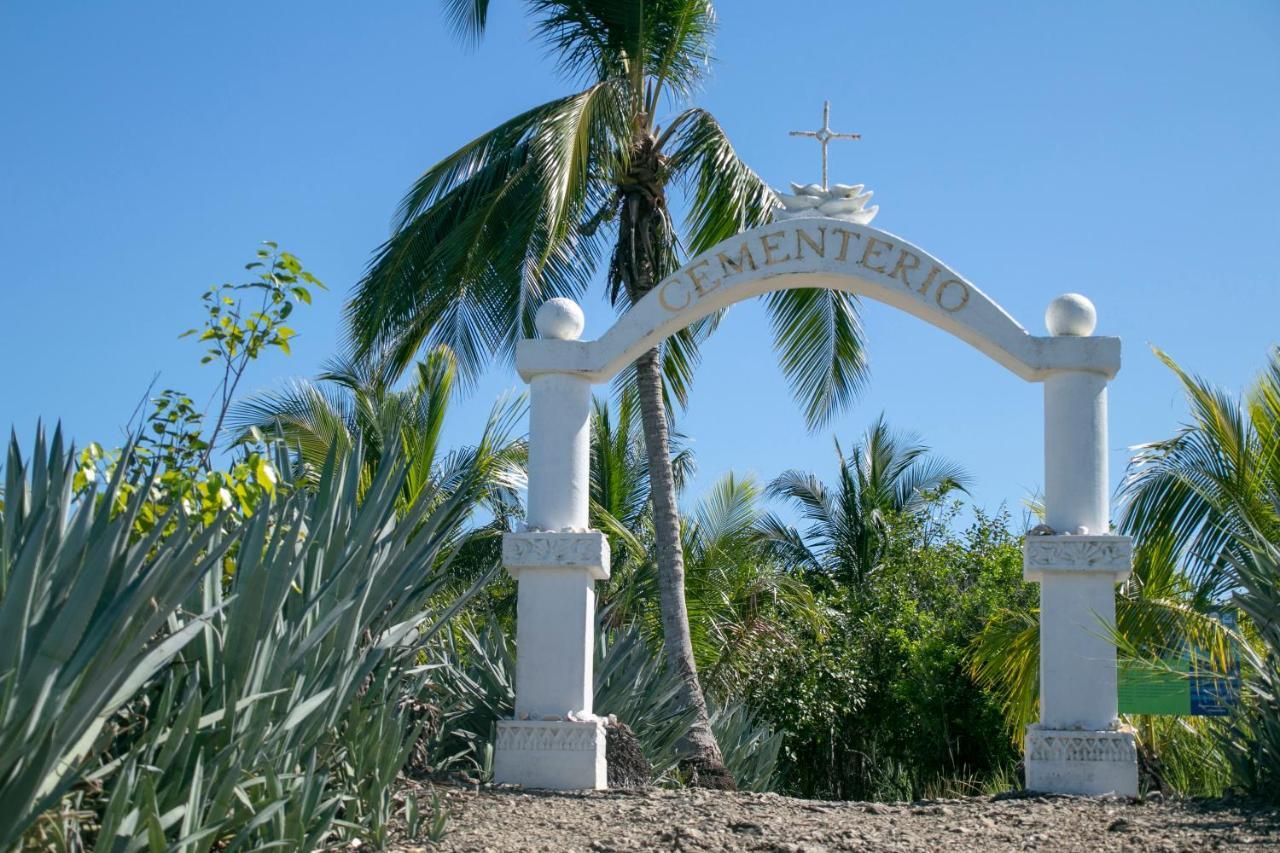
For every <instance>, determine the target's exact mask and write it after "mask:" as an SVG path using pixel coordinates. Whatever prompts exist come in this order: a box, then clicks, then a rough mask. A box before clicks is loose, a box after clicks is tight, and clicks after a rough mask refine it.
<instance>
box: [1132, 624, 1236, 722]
mask: <svg viewBox="0 0 1280 853" xmlns="http://www.w3.org/2000/svg"><path fill="white" fill-rule="evenodd" d="M1217 618H1218V619H1219V621H1221V622H1222V623H1223V624H1224V625H1226V626H1227V627H1229V628H1235V626H1236V620H1235V614H1234V613H1231V612H1229V611H1228V612H1225V613H1222V614H1220V615H1219V616H1217ZM1212 660H1213V656H1212V655H1210V654H1209V652H1208V651H1207V650H1203V649H1197V650H1196V654H1194V655H1193V654H1191V653H1190V650H1189V649H1188V650H1184V651H1183V653H1182V654H1181V655H1179V656H1177V657H1176V658H1167V659H1165V660H1164V661H1162V662H1161V663H1158V664H1157V663H1152V662H1149V661H1141V660H1121V661H1120V662H1119V671H1118V672H1117V676H1118V682H1119V707H1120V713H1122V714H1174V715H1181V716H1197V717H1225V716H1227V715H1228V714H1230V713H1231V708H1232V706H1233V705H1235V703H1236V696H1237V694H1238V692H1239V689H1240V673H1239V667H1238V666H1237V665H1236V664H1235V663H1234V662H1233V663H1232V664H1231V666H1230V667H1229V671H1228V672H1222V671H1221V670H1215V669H1213V668H1212ZM1193 661H1194V666H1193Z"/></svg>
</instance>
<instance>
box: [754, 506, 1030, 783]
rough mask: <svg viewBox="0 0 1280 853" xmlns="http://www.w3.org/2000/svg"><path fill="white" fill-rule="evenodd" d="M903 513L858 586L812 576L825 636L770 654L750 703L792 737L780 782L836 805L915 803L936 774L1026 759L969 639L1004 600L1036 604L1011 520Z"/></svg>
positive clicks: (960, 773) (943, 776)
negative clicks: (970, 664) (982, 679)
mask: <svg viewBox="0 0 1280 853" xmlns="http://www.w3.org/2000/svg"><path fill="white" fill-rule="evenodd" d="M956 512H957V509H956V508H955V507H954V506H953V507H951V508H949V509H947V510H946V511H942V510H941V509H940V508H938V507H935V511H934V512H933V513H932V514H930V515H927V516H917V515H901V516H897V517H896V518H894V519H892V520H891V523H890V524H889V525H888V526H887V539H886V542H885V546H884V551H883V556H882V558H881V560H880V561H879V565H878V567H877V569H876V571H875V572H874V573H872V574H871V575H869V576H868V577H867V579H866V580H865V582H863V583H862V584H861V585H856V586H849V585H839V586H836V585H834V584H831V583H829V582H827V580H826V578H825V576H823V577H819V578H816V579H815V585H818V586H820V588H822V589H823V590H824V592H823V593H822V599H823V604H824V605H825V606H826V607H827V608H828V609H829V610H830V612H831V614H832V615H831V617H830V623H831V624H830V628H829V630H828V632H827V636H826V639H821V638H818V637H814V638H813V639H812V640H811V641H809V642H806V643H804V644H802V645H801V646H799V647H797V648H795V649H794V650H791V651H788V650H786V649H783V650H780V652H781V653H779V654H776V655H771V654H769V653H766V654H764V655H762V656H761V657H760V658H759V660H758V662H757V664H758V669H757V672H758V676H757V677H756V678H754V679H752V680H751V681H752V683H753V684H754V685H755V686H754V687H753V688H752V689H750V690H749V692H748V694H747V698H748V703H749V704H750V706H751V707H752V708H753V709H754V710H755V711H756V712H757V713H758V714H760V715H761V716H763V717H765V718H767V719H769V720H770V721H771V722H772V723H773V725H774V726H775V727H776V728H778V729H780V730H781V731H782V732H783V733H784V734H783V741H782V749H781V756H780V761H779V784H780V788H781V790H783V791H785V792H787V793H791V794H797V795H802V796H808V797H824V798H833V799H909V798H916V797H920V796H923V794H924V792H925V790H926V787H927V786H935V787H936V786H937V785H938V784H939V780H949V779H967V780H975V779H976V780H980V779H982V778H985V777H987V776H992V775H995V776H999V775H1001V774H1007V772H1008V769H1009V768H1010V767H1012V766H1013V765H1014V764H1015V763H1016V762H1017V760H1018V754H1017V750H1016V747H1015V745H1014V743H1013V742H1012V741H1011V740H1010V739H1009V738H1008V737H1007V735H1006V734H1005V731H1004V728H1003V722H1002V718H1001V714H1000V707H999V697H997V696H994V695H992V694H990V693H988V692H987V691H985V690H983V689H982V688H981V687H979V686H978V685H977V684H976V683H975V682H974V681H973V679H972V678H971V677H970V675H969V674H968V671H967V667H966V655H967V650H968V645H969V643H970V641H971V640H972V638H973V637H974V636H976V635H977V634H978V632H979V631H980V630H981V629H982V626H983V624H984V623H985V621H986V620H987V618H988V617H989V616H990V615H991V614H992V613H993V612H995V611H997V610H998V609H999V608H1001V607H1005V606H1014V605H1016V606H1019V607H1024V608H1030V607H1031V606H1032V602H1033V601H1034V596H1035V588H1034V587H1032V586H1031V585H1029V584H1024V583H1023V580H1022V555H1021V550H1020V548H1019V542H1018V539H1017V537H1016V536H1014V534H1013V533H1012V532H1011V531H1010V530H1009V518H1008V516H1007V514H1001V515H997V516H994V517H988V516H985V515H983V514H981V513H978V514H977V517H976V520H975V521H974V522H973V523H972V524H971V525H970V526H969V527H968V529H966V530H963V531H959V532H957V531H955V530H954V529H953V521H954V519H955V515H956Z"/></svg>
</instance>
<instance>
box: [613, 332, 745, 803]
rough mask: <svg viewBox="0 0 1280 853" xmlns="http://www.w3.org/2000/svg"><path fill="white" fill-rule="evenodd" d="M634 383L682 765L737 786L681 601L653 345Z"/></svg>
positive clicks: (703, 780)
mask: <svg viewBox="0 0 1280 853" xmlns="http://www.w3.org/2000/svg"><path fill="white" fill-rule="evenodd" d="M636 383H637V385H638V386H639V392H640V413H641V419H642V421H643V425H644V443H645V450H646V452H647V454H648V457H649V460H648V461H649V495H650V499H651V500H652V502H653V528H654V539H655V541H656V544H657V550H658V601H659V605H660V609H661V611H662V644H663V648H664V649H665V651H666V655H667V666H668V667H670V668H671V669H672V670H673V671H674V672H676V673H677V674H678V675H679V676H680V683H681V685H682V687H681V691H680V694H681V695H680V698H681V700H682V702H683V703H684V705H685V706H686V707H689V708H693V709H694V711H695V718H694V721H693V725H692V726H690V727H689V731H688V733H687V734H686V735H685V736H684V740H683V742H682V744H681V745H682V747H683V748H684V750H685V751H686V752H687V757H686V758H685V759H684V761H683V762H682V767H683V769H684V770H685V771H686V772H687V773H688V775H689V781H690V784H692V785H695V786H698V787H705V788H724V789H728V790H733V789H734V788H735V785H734V782H733V776H732V775H730V773H729V771H728V770H727V769H726V768H725V766H724V759H723V757H722V756H721V754H720V747H719V745H718V744H717V743H716V738H715V735H714V734H713V733H712V731H711V718H710V715H709V714H708V713H707V702H706V700H705V699H704V698H703V696H702V687H701V685H700V684H699V683H698V668H697V665H696V664H695V663H694V660H693V640H692V638H691V637H690V636H689V613H688V609H687V607H686V605H685V600H684V549H683V548H682V546H681V543H680V511H679V508H678V507H677V506H676V484H675V477H674V475H673V474H672V471H671V448H670V444H669V442H668V436H667V412H666V405H665V404H664V403H663V398H662V363H661V354H660V351H659V350H658V349H657V348H656V347H655V348H654V349H651V350H649V351H648V352H646V353H645V354H644V355H642V356H640V357H639V358H638V359H636Z"/></svg>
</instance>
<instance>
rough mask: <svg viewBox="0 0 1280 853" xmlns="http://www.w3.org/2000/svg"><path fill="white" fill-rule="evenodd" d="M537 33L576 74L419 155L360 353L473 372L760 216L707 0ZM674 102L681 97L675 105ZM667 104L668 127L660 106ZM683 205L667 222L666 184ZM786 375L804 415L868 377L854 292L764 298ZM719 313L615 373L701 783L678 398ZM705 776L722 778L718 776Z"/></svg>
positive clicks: (554, 1)
mask: <svg viewBox="0 0 1280 853" xmlns="http://www.w3.org/2000/svg"><path fill="white" fill-rule="evenodd" d="M444 2H445V8H446V10H447V13H448V15H449V17H450V19H451V20H452V22H453V23H454V24H455V25H456V27H457V29H458V31H459V32H460V33H461V34H462V35H463V36H464V37H467V38H470V39H478V38H479V37H480V36H482V35H483V33H484V31H485V25H486V23H487V20H488V11H489V3H488V0H444ZM525 7H526V10H527V11H528V13H529V14H530V15H531V17H532V18H533V20H534V29H535V32H536V33H537V35H538V37H539V38H540V39H541V40H542V41H543V43H544V44H546V45H547V46H548V47H549V48H550V50H551V52H552V53H554V54H555V55H556V56H557V58H558V60H559V65H560V68H561V69H562V70H563V71H564V72H565V73H566V74H567V75H568V76H569V77H571V78H572V79H574V80H575V81H579V82H582V83H585V85H586V88H583V89H582V90H580V91H578V92H575V93H574V94H571V95H568V96H566V97H563V98H557V99H555V100H553V101H550V102H548V103H545V104H542V105H539V106H536V107H533V108H532V109H529V110H527V111H526V112H524V113H521V114H520V115H518V116H516V117H515V118H512V119H511V120H509V121H507V122H505V123H503V124H501V125H499V126H498V127H496V128H494V129H493V130H491V131H489V132H487V133H484V134H482V135H481V136H479V137H477V138H476V139H475V140H473V141H472V142H469V143H467V144H466V145H464V146H463V147H462V148H460V149H459V150H458V151H456V152H454V153H453V154H450V155H449V156H448V157H446V158H445V159H444V160H442V161H440V162H439V163H437V164H436V165H435V166H433V167H431V168H430V169H428V170H427V172H426V173H425V174H423V176H422V177H421V178H419V180H418V181H417V183H416V184H415V185H414V186H413V188H412V189H411V190H410V191H409V193H408V195H406V197H405V199H404V201H403V202H402V203H401V206H400V209H399V212H398V214H397V217H396V220H395V223H394V233H393V235H392V237H391V238H390V239H389V240H388V241H387V242H386V243H385V244H384V245H383V246H382V247H381V249H380V250H379V251H378V253H377V254H376V256H375V258H374V260H373V262H372V264H371V266H370V269H369V271H368V274H367V275H366V276H365V278H364V279H363V280H362V281H361V283H360V284H359V286H358V288H357V290H356V293H355V295H354V297H353V299H352V301H351V304H350V306H349V310H348V317H349V321H350V326H351V330H352V332H353V338H354V340H355V341H356V342H357V343H358V345H359V346H360V347H362V348H363V349H365V350H374V349H376V348H378V347H380V346H388V347H390V348H391V350H392V351H393V352H394V353H395V354H396V359H397V363H400V364H405V363H408V361H409V360H410V359H411V358H412V356H413V353H415V352H416V351H417V350H418V349H419V348H420V347H421V346H422V345H423V344H424V343H430V344H438V343H445V344H448V345H449V346H450V347H451V349H452V350H453V351H454V352H456V353H457V355H458V360H459V368H460V370H461V372H462V374H463V377H464V378H465V379H467V380H471V379H474V378H475V376H476V375H478V374H479V373H480V372H481V371H482V370H484V369H485V368H487V367H488V366H489V365H490V364H491V363H492V362H493V359H494V357H495V356H500V357H505V358H508V359H509V358H510V357H511V355H512V353H513V351H514V347H515V343H516V341H518V340H520V339H521V338H526V337H532V336H533V334H534V327H533V314H534V311H535V310H536V309H537V307H538V306H539V304H541V303H542V302H543V301H545V300H546V299H548V298H550V297H554V296H567V297H580V296H581V295H582V294H583V293H584V292H585V291H586V290H587V289H588V286H589V285H590V283H591V282H592V281H593V280H594V277H595V275H596V273H597V271H598V270H599V268H600V267H601V262H602V260H603V258H604V256H605V254H606V240H607V239H610V238H611V239H612V248H611V250H610V251H609V253H608V254H609V257H610V260H609V263H608V266H607V276H606V278H607V283H608V294H609V296H610V298H611V300H612V301H613V303H614V304H615V305H617V306H618V307H619V308H625V307H626V306H628V305H631V304H634V303H635V302H637V301H639V300H640V299H641V298H643V297H644V295H645V294H646V293H648V292H649V291H650V290H651V289H652V288H653V287H654V286H655V285H656V284H657V283H658V282H660V281H661V280H662V278H663V277H664V276H666V275H668V274H669V273H671V272H673V271H674V270H675V269H676V268H677V266H678V264H679V262H680V259H681V257H682V255H683V254H685V253H697V252H701V251H703V250H705V249H707V248H709V247H711V246H713V245H714V244H716V243H717V242H719V241H720V240H722V239H725V238H727V237H729V236H731V235H733V234H735V233H737V232H738V231H740V230H742V229H743V228H746V227H751V226H755V225H758V224H761V223H764V222H766V221H768V219H769V217H770V216H771V210H772V209H773V207H774V206H775V204H776V198H775V196H774V194H773V192H772V191H771V190H770V189H769V187H768V186H767V185H766V184H765V183H764V181H762V180H761V179H760V177H759V176H757V175H756V174H755V172H753V171H752V170H751V169H750V168H748V167H747V166H746V164H745V163H743V162H742V161H741V160H740V159H739V158H738V155H737V153H736V152H735V151H734V149H733V146H732V145H731V144H730V142H729V140H728V138H727V137H726V135H725V133H724V131H723V129H722V128H721V126H720V124H719V122H718V121H716V119H715V117H714V116H712V115H711V114H710V113H709V112H707V111H706V110H704V109H701V108H698V107H689V106H688V101H689V100H690V98H691V97H692V95H693V94H694V92H695V91H696V89H697V87H698V86H699V84H700V83H701V82H702V81H703V80H704V78H705V75H706V73H707V70H708V68H709V67H710V58H711V39H712V35H713V33H714V30H715V15H714V11H713V8H712V4H711V3H710V2H709V0H526V2H525ZM681 108H683V109H681ZM668 109H670V110H671V112H672V114H673V116H672V118H671V119H670V121H668V122H666V124H665V127H664V126H662V125H661V124H660V121H659V120H660V113H663V112H664V111H666V110H668ZM673 188H679V189H681V190H682V192H683V193H684V198H685V200H686V201H687V204H688V209H689V214H688V216H687V218H686V220H685V222H684V227H683V229H682V234H681V235H680V236H678V235H677V229H676V226H675V224H674V222H673V219H672V216H671V212H670V204H669V197H668V192H669V190H671V189H673ZM767 305H768V307H769V310H770V311H771V313H772V315H773V329H774V343H775V347H776V348H777V350H778V351H779V354H780V359H781V363H782V367H783V371H784V373H785V374H786V375H787V377H788V378H789V380H790V381H791V384H792V386H793V388H794V390H795V393H796V395H797V397H798V398H799V399H800V401H801V403H802V405H803V407H804V410H805V414H806V417H807V419H808V421H809V423H810V425H811V426H816V425H818V424H821V423H823V422H824V421H825V420H826V419H827V418H828V417H829V416H830V415H831V414H832V413H833V412H835V411H836V410H838V409H839V407H840V406H842V405H843V404H844V403H846V402H847V401H848V400H849V399H850V398H851V397H852V396H853V395H854V394H855V393H856V392H857V391H858V390H859V388H860V387H861V386H862V384H863V383H864V382H865V378H866V361H865V353H864V350H863V347H862V342H861V330H860V327H859V323H858V315H857V302H856V300H855V299H854V298H853V297H851V296H848V295H845V294H839V293H834V292H831V291H823V290H791V291H782V292H778V293H775V294H772V295H771V296H769V297H767ZM715 322H716V318H714V317H711V318H707V319H705V320H704V321H703V322H700V323H697V324H695V325H694V326H693V327H690V328H689V329H686V330H685V331H684V332H682V333H680V334H678V335H676V336H674V337H672V338H671V339H669V340H668V341H666V342H665V343H664V344H662V345H661V346H659V347H655V348H654V349H652V350H650V351H649V352H646V353H645V354H644V355H642V356H641V357H640V358H639V359H637V360H636V362H635V364H634V365H633V366H632V367H631V368H629V369H628V370H627V371H624V373H623V375H622V376H621V377H620V381H621V382H622V384H623V385H624V386H625V387H626V389H627V390H626V393H633V394H635V395H637V396H638V399H639V401H640V410H641V419H642V422H643V433H644V439H645V447H646V451H647V457H648V468H649V472H648V476H649V483H650V489H649V491H650V500H651V503H652V522H653V526H654V531H655V537H656V544H657V553H658V566H659V593H660V599H661V605H662V614H663V638H664V649H665V652H666V657H667V662H668V665H669V666H670V667H671V668H672V669H673V670H674V671H675V672H677V673H678V674H679V676H680V678H681V681H682V684H683V692H684V696H683V698H684V701H685V703H686V704H687V705H688V706H690V707H693V708H694V709H695V712H696V717H697V722H696V724H695V725H694V726H693V728H692V729H691V730H690V735H689V737H688V738H687V741H686V744H685V745H686V747H687V750H688V753H689V765H690V769H692V770H693V771H694V772H693V774H692V775H693V776H694V777H695V778H697V776H698V772H699V768H701V769H702V772H704V773H705V774H706V775H707V776H708V780H707V781H708V782H709V783H711V784H720V783H723V777H724V775H725V774H724V772H723V764H722V762H721V761H720V756H719V749H718V747H717V746H716V743H715V739H714V737H713V736H712V734H711V727H710V722H709V719H708V715H707V712H706V703H705V701H704V700H703V697H702V692H701V688H700V686H699V683H698V679H697V667H696V665H695V661H694V654H693V647H692V644H691V640H690V636H689V627H688V617H687V613H686V606H685V600H684V558H683V552H682V550H681V543H680V523H679V512H678V508H677V506H676V484H675V478H674V474H673V471H672V466H671V462H670V459H671V453H670V435H669V428H670V424H671V420H670V416H671V407H672V405H673V404H674V403H679V404H681V405H683V404H684V403H685V401H686V400H687V395H688V390H689V382H690V379H691V374H692V370H693V367H694V365H695V364H696V363H697V359H698V346H699V344H700V342H701V341H702V340H703V339H704V338H705V336H706V335H707V334H709V333H710V332H711V330H712V329H713V328H714V327H715ZM717 780H720V781H719V782H717Z"/></svg>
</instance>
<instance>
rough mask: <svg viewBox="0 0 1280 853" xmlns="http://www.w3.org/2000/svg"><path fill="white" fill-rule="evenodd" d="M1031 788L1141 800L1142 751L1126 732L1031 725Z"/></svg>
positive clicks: (1027, 754) (1028, 782) (1060, 792)
mask: <svg viewBox="0 0 1280 853" xmlns="http://www.w3.org/2000/svg"><path fill="white" fill-rule="evenodd" d="M1026 749H1027V752H1026V756H1027V758H1026V761H1027V763H1026V768H1027V790H1028V791H1039V792H1041V793H1046V794H1077V795H1080V796H1086V797H1098V796H1104V795H1107V794H1111V795H1114V796H1117V797H1136V796H1138V751H1137V748H1136V747H1135V746H1134V741H1133V735H1132V734H1131V733H1129V732H1123V731H1073V730H1059V729H1045V728H1041V727H1040V726H1038V725H1031V726H1027V740H1026Z"/></svg>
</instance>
